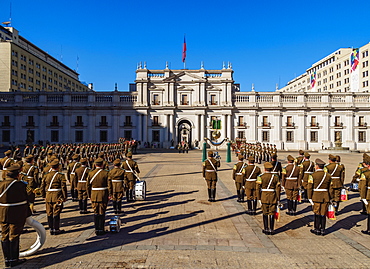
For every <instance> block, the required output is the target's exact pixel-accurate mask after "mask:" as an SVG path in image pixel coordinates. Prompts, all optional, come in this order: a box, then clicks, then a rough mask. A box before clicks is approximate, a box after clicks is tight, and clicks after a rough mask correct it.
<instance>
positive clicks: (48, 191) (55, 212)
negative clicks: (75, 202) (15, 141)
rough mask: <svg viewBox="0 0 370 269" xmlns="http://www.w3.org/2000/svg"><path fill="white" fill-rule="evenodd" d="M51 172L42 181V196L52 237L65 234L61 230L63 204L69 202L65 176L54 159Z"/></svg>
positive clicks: (57, 161)
mask: <svg viewBox="0 0 370 269" xmlns="http://www.w3.org/2000/svg"><path fill="white" fill-rule="evenodd" d="M50 167H51V171H50V172H49V173H47V174H46V175H45V176H44V178H43V179H42V183H41V187H40V188H41V195H42V197H43V198H45V206H46V214H47V216H48V225H49V228H50V234H51V235H58V234H61V233H63V232H64V230H60V229H59V227H60V213H62V209H63V202H65V201H67V184H66V179H65V176H64V174H62V173H60V172H59V168H60V163H59V160H58V159H54V160H53V161H52V162H51V163H50Z"/></svg>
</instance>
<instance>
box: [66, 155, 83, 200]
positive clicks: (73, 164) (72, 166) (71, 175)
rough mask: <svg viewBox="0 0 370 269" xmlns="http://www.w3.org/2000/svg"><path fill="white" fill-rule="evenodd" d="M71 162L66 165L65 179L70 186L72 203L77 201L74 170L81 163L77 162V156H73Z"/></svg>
mask: <svg viewBox="0 0 370 269" xmlns="http://www.w3.org/2000/svg"><path fill="white" fill-rule="evenodd" d="M72 159H73V161H72V162H71V163H69V164H68V165H67V179H68V181H69V183H70V184H71V196H72V201H74V202H75V201H77V196H78V191H77V181H78V180H77V177H76V169H77V168H79V167H80V166H81V163H79V162H78V159H79V155H77V154H76V155H73V157H72Z"/></svg>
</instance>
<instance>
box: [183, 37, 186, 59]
mask: <svg viewBox="0 0 370 269" xmlns="http://www.w3.org/2000/svg"><path fill="white" fill-rule="evenodd" d="M185 59H186V40H185V36H184V45H183V47H182V62H183V63H185Z"/></svg>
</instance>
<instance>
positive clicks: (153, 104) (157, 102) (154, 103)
mask: <svg viewBox="0 0 370 269" xmlns="http://www.w3.org/2000/svg"><path fill="white" fill-rule="evenodd" d="M160 105H161V102H160V101H152V106H160Z"/></svg>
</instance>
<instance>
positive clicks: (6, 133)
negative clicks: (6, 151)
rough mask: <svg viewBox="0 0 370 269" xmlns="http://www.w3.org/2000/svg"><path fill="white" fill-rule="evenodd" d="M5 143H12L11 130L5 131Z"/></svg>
mask: <svg viewBox="0 0 370 269" xmlns="http://www.w3.org/2000/svg"><path fill="white" fill-rule="evenodd" d="M2 141H3V142H10V130H3V138H2Z"/></svg>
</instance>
